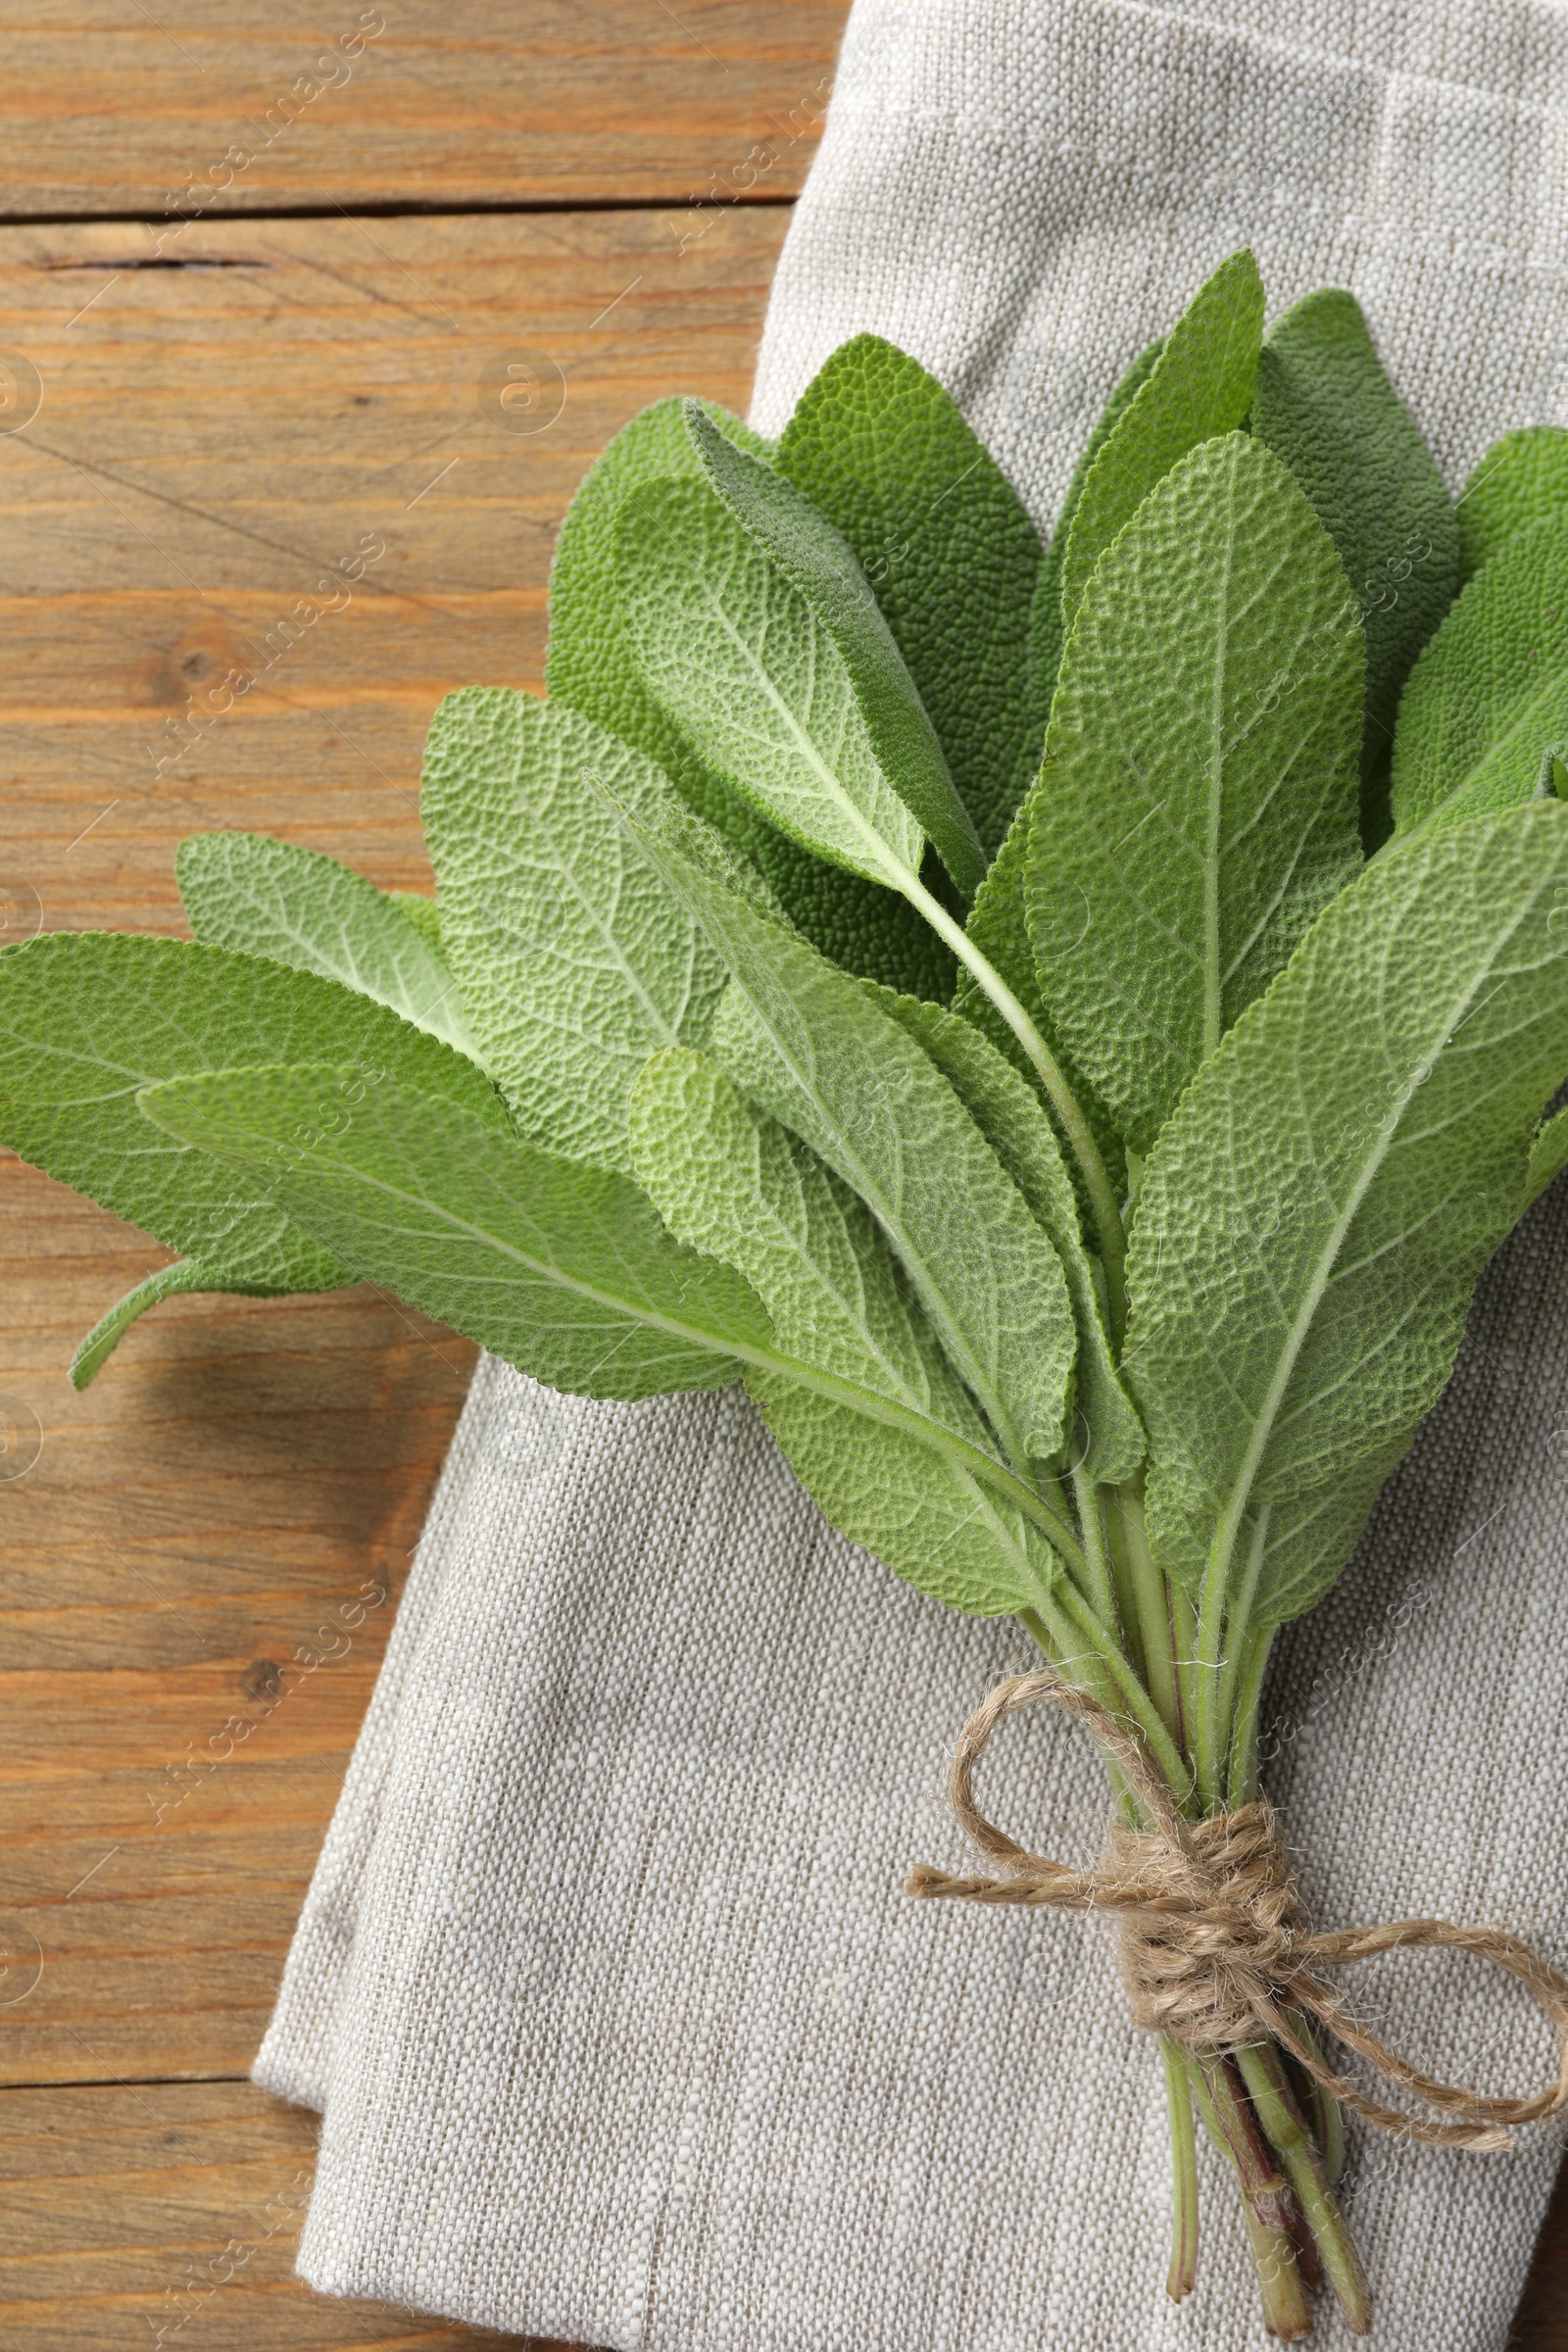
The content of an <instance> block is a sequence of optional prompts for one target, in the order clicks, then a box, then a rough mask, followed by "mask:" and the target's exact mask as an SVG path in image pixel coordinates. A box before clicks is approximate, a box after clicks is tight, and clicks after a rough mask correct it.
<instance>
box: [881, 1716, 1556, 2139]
mask: <svg viewBox="0 0 1568 2352" xmlns="http://www.w3.org/2000/svg"><path fill="white" fill-rule="evenodd" d="M1042 1698H1044V1699H1050V1700H1051V1701H1052V1702H1053V1704H1054V1705H1055V1706H1058V1707H1060V1708H1062V1709H1063V1711H1064V1712H1065V1713H1067V1714H1069V1715H1074V1716H1076V1717H1077V1718H1078V1720H1079V1721H1080V1722H1081V1723H1084V1724H1085V1725H1087V1727H1088V1728H1089V1729H1090V1731H1092V1732H1093V1733H1094V1735H1095V1737H1096V1739H1097V1740H1099V1741H1100V1744H1101V1746H1102V1747H1103V1748H1104V1749H1105V1750H1106V1751H1107V1752H1108V1753H1109V1755H1110V1756H1111V1757H1112V1758H1113V1759H1114V1761H1115V1762H1116V1764H1117V1765H1118V1766H1119V1767H1120V1769H1121V1772H1122V1774H1123V1776H1124V1778H1125V1780H1126V1782H1127V1785H1128V1787H1129V1788H1130V1789H1131V1790H1132V1792H1133V1794H1134V1795H1135V1796H1136V1798H1137V1800H1138V1803H1139V1805H1140V1806H1141V1807H1142V1809H1143V1813H1144V1817H1145V1819H1146V1821H1147V1822H1148V1823H1149V1825H1150V1826H1149V1828H1148V1829H1147V1830H1142V1831H1140V1830H1134V1829H1132V1828H1130V1827H1128V1826H1127V1825H1125V1824H1124V1823H1121V1822H1118V1823H1117V1824H1116V1826H1115V1828H1114V1829H1113V1830H1112V1831H1111V1834H1110V1838H1109V1841H1108V1844H1107V1846H1106V1850H1105V1854H1104V1858H1103V1861H1102V1862H1101V1863H1100V1865H1099V1867H1098V1869H1095V1870H1069V1869H1066V1868H1064V1867H1063V1865H1062V1864H1061V1863H1059V1862H1052V1861H1048V1860H1047V1859H1046V1858H1045V1857H1044V1856H1043V1855H1040V1854H1031V1853H1029V1852H1027V1851H1026V1850H1025V1848H1024V1847H1023V1846H1021V1845H1018V1844H1015V1843H1014V1841H1013V1839H1012V1838H1009V1837H1008V1836H1007V1835H1006V1833H1005V1831H1003V1830H999V1829H998V1828H997V1827H996V1826H995V1824H994V1823H992V1822H989V1821H987V1820H986V1818H985V1816H984V1815H983V1814H982V1813H981V1811H980V1809H979V1807H978V1806H977V1805H976V1803H975V1801H974V1770H975V1766H976V1765H977V1763H978V1762H979V1760H980V1757H981V1756H982V1754H983V1753H984V1752H985V1748H986V1744H987V1742H988V1741H989V1740H990V1738H991V1735H992V1733H993V1732H994V1731H995V1730H996V1728H997V1726H998V1724H999V1723H1000V1722H1001V1721H1002V1719H1003V1717H1004V1716H1005V1715H1010V1714H1012V1713H1013V1712H1014V1711H1015V1710H1016V1709H1017V1708H1019V1707H1025V1706H1028V1705H1030V1704H1031V1703H1032V1702H1033V1701H1034V1700H1036V1699H1042ZM950 1786H951V1794H952V1798H953V1809H954V1811H955V1813H956V1815H957V1817H958V1821H959V1823H960V1825H961V1826H962V1828H963V1829H964V1830H965V1832H966V1833H967V1834H968V1836H969V1837H970V1838H972V1839H973V1840H974V1842H975V1844H976V1845H978V1846H979V1847H980V1849H981V1851H982V1852H983V1853H985V1854H988V1855H989V1856H990V1857H991V1858H992V1860H994V1861H996V1862H1000V1863H1001V1864H1002V1865H1003V1869H1004V1871H1005V1876H1004V1877H1001V1878H950V1877H949V1876H948V1875H947V1873H946V1872H944V1871H940V1870H929V1869H919V1870H916V1871H915V1872H914V1873H913V1874H912V1876H911V1877H910V1879H909V1881H908V1884H907V1889H906V1891H907V1893H909V1894H912V1895H919V1896H934V1897H939V1898H946V1899H948V1900H954V1901H960V1902H971V1903H1021V1904H1024V1905H1026V1906H1036V1905H1049V1906H1051V1907H1052V1908H1054V1909H1057V1910H1066V1911H1091V1910H1093V1911H1110V1912H1113V1913H1115V1915H1116V1924H1117V1942H1118V1947H1119V1959H1120V1965H1121V1975H1122V1981H1123V1983H1124V1984H1125V1985H1126V1987H1127V1992H1128V1996H1129V1999H1130V2002H1131V2005H1132V2014H1133V2019H1134V2022H1135V2023H1136V2024H1137V2025H1139V2026H1142V2027H1143V2028H1145V2030H1146V2031H1148V2032H1149V2033H1152V2034H1169V2035H1170V2036H1171V2038H1172V2039H1173V2040H1175V2041H1179V2042H1183V2043H1185V2044H1186V2045H1187V2047H1188V2048H1190V2049H1195V2050H1203V2051H1211V2052H1215V2053H1220V2052H1224V2051H1228V2050H1237V2049H1243V2048H1246V2047H1248V2046H1249V2045H1250V2044H1255V2043H1257V2042H1261V2041H1265V2040H1273V2041H1276V2042H1278V2043H1279V2045H1280V2047H1281V2048H1282V2049H1286V2050H1288V2051H1289V2052H1290V2054H1291V2056H1292V2057H1293V2058H1294V2059H1295V2060H1296V2061H1297V2063H1298V2064H1299V2066H1300V2067H1301V2068H1302V2069H1303V2070H1304V2072H1305V2073H1307V2074H1308V2075H1310V2076H1311V2077H1312V2079H1313V2081H1314V2082H1320V2083H1322V2084H1323V2086H1324V2087H1325V2088H1326V2089H1328V2090H1331V2091H1332V2092H1333V2093H1334V2095H1335V2097H1336V2098H1337V2099H1339V2100H1340V2101H1341V2102H1342V2103H1343V2105H1345V2106H1346V2107H1348V2109H1349V2110H1350V2112H1351V2113H1352V2114H1353V2115H1358V2116H1361V2117H1363V2118H1364V2119H1365V2121H1366V2122H1367V2123H1369V2124H1376V2125H1378V2126H1379V2127H1380V2128H1381V2129H1382V2130H1383V2131H1395V2132H1398V2133H1400V2134H1402V2135H1403V2137H1405V2138H1406V2139H1413V2140H1419V2141H1421V2142H1422V2143H1423V2144H1425V2145H1426V2146H1429V2147H1458V2148H1505V2147H1508V2146H1511V2144H1512V2132H1513V2131H1514V2129H1515V2128H1516V2127H1517V2126H1519V2125H1520V2124H1534V2123H1540V2122H1542V2121H1543V2120H1544V2118H1545V2117H1547V2116H1551V2115H1556V2114H1558V2113H1559V2112H1560V2111H1561V2110H1562V2109H1563V2108H1564V2107H1568V1978H1564V1977H1562V1976H1561V1975H1559V1974H1558V1972H1557V1970H1556V1969H1554V1968H1551V1967H1549V1966H1548V1965H1547V1963H1546V1962H1545V1961H1544V1960H1543V1959H1541V1958H1540V1956H1539V1955H1538V1954H1537V1953H1535V1952H1533V1951H1532V1950H1531V1948H1530V1946H1529V1945H1528V1944H1527V1943H1525V1942H1523V1941H1521V1939H1520V1938H1519V1937H1518V1936H1510V1935H1507V1934H1506V1933H1505V1932H1504V1931H1503V1930H1501V1929H1499V1928H1455V1927H1450V1926H1449V1925H1448V1924H1447V1923H1446V1921H1444V1920H1440V1919H1398V1920H1392V1921H1390V1922H1389V1923H1388V1924H1387V1925H1386V1926H1383V1927H1376V1928H1347V1929H1343V1930H1341V1931H1340V1932H1339V1933H1337V1934H1333V1935H1324V1934H1321V1933H1319V1932H1318V1931H1317V1930H1315V1929H1314V1928H1313V1927H1312V1924H1311V1922H1310V1920H1309V1919H1308V1918H1307V1915H1306V1912H1305V1910H1304V1908H1303V1906H1302V1902H1301V1898H1300V1893H1299V1889H1298V1887H1297V1884H1296V1880H1295V1877H1294V1875H1293V1873H1292V1870H1291V1864H1290V1857H1289V1855H1288V1853H1287V1851H1286V1847H1285V1841H1284V1838H1283V1837H1282V1836H1281V1832H1280V1826H1279V1822H1278V1819H1277V1817H1276V1815H1275V1814H1274V1812H1273V1810H1272V1808H1271V1807H1270V1806H1269V1804H1268V1802H1267V1801H1266V1799H1263V1798H1259V1799H1257V1800H1256V1801H1255V1802H1254V1803H1251V1804H1247V1805H1240V1806H1238V1807H1237V1809H1236V1810H1235V1811H1234V1812H1232V1813H1220V1814H1216V1815H1214V1816H1213V1817H1212V1818H1211V1819H1209V1820H1207V1821H1197V1822H1193V1821H1188V1820H1187V1819H1186V1818H1185V1817H1184V1816H1183V1815H1182V1814H1181V1813H1180V1812H1179V1811H1178V1810H1177V1807H1176V1805H1175V1804H1174V1802H1173V1801H1172V1798H1171V1795H1170V1791H1169V1790H1168V1789H1167V1788H1166V1786H1165V1784H1164V1781H1163V1780H1162V1778H1161V1777H1160V1775H1159V1774H1158V1773H1157V1772H1156V1771H1155V1770H1154V1768H1153V1766H1152V1763H1151V1762H1150V1760H1149V1757H1148V1755H1147V1753H1146V1751H1145V1749H1144V1747H1143V1745H1142V1743H1141V1742H1140V1741H1139V1740H1137V1739H1136V1738H1135V1736H1134V1735H1133V1733H1132V1732H1131V1731H1130V1730H1129V1728H1128V1727H1127V1725H1125V1724H1124V1723H1122V1722H1121V1721H1120V1720H1119V1719H1118V1718H1117V1717H1116V1716H1114V1715H1112V1714H1111V1713H1110V1711H1109V1710H1108V1709H1107V1708H1106V1707H1104V1706H1103V1705H1102V1704H1101V1702H1100V1701H1099V1699H1097V1698H1094V1697H1091V1695H1090V1694H1089V1692H1088V1691H1079V1690H1075V1689H1074V1688H1073V1686H1072V1685H1071V1684H1069V1683H1064V1682H1063V1681H1062V1680H1061V1679H1060V1677H1059V1676H1058V1675H1055V1674H1052V1673H1038V1674H1027V1675H1019V1676H1016V1677H1014V1678H1013V1679H1012V1680H1011V1681H1010V1682H1005V1683H1001V1684H999V1685H998V1687H997V1689H996V1690H995V1691H992V1692H991V1694H990V1696H989V1697H988V1698H986V1699H985V1700H984V1701H983V1702H982V1704H981V1705H980V1706H979V1707H977V1708H976V1709H975V1712H974V1713H973V1715H971V1716H970V1718H969V1721H968V1722H967V1723H966V1724H965V1726H964V1728H963V1732H962V1734H961V1736H960V1738H959V1740H958V1748H957V1753H956V1756H955V1757H954V1760H953V1775H952V1781H951V1785H950ZM1418 1945H1427V1946H1441V1947H1444V1948H1446V1949H1451V1950H1455V1951H1461V1952H1470V1953H1473V1954H1474V1955H1475V1957H1476V1958H1477V1959H1478V1960H1489V1961H1490V1962H1491V1963H1492V1965H1493V1966H1494V1967H1495V1968H1500V1969H1502V1970H1503V1971H1504V1972H1505V1974H1507V1975H1508V1976H1510V1977H1514V1978H1516V1979H1517V1980H1518V1982H1519V1983H1520V1984H1521V1985H1524V1987H1525V1989H1526V1991H1527V1992H1528V1993H1529V1994H1530V1995H1531V1997H1532V1999H1534V2000H1535V2002H1536V2003H1537V2005H1538V2006H1539V2007H1540V2009H1541V2010H1542V2012H1543V2014H1544V2017H1545V2018H1546V2020H1547V2022H1548V2024H1549V2025H1550V2026H1551V2028H1552V2030H1553V2032H1554V2033H1555V2034H1556V2036H1557V2042H1558V2069H1557V2076H1556V2080H1555V2081H1554V2082H1552V2084H1551V2085H1550V2087H1549V2088H1548V2089H1546V2090H1544V2091H1542V2092H1540V2093H1539V2094H1538V2095H1537V2096H1536V2097H1534V2098H1526V2099H1504V2098H1484V2097H1482V2096H1481V2095H1480V2094H1479V2093H1478V2092H1476V2091H1471V2090H1464V2089H1461V2088H1459V2087H1457V2086H1455V2085H1454V2084H1453V2083H1449V2082H1442V2081H1440V2080H1439V2079H1438V2078H1437V2077H1435V2076H1433V2075H1425V2074H1422V2073H1421V2071H1420V2070H1419V2068H1417V2067H1414V2066H1411V2065H1409V2064H1408V2063H1407V2062H1406V2060H1404V2059H1403V2058H1401V2057H1399V2056H1398V2054H1397V2052H1396V2051H1394V2050H1391V2049H1390V2048H1389V2046H1388V2044H1387V2043H1386V2042H1384V2041H1381V2040H1379V2038H1378V2036H1377V2035H1376V2034H1372V2033H1370V2032H1368V2030H1367V2028H1366V2027H1365V2026H1363V2025H1361V2024H1360V2023H1359V2022H1358V2021H1357V2019H1356V2017H1355V2015H1354V2013H1353V2011H1352V2010H1351V2008H1350V2007H1349V2004H1348V2001H1347V2000H1346V1998H1345V1996H1344V1994H1343V1993H1342V1992H1341V1991H1340V1990H1339V1989H1338V1987H1337V1986H1336V1985H1333V1984H1331V1983H1330V1982H1329V1981H1328V1980H1327V1979H1326V1978H1325V1977H1324V1976H1323V1974H1322V1973H1321V1972H1322V1970H1323V1969H1324V1968H1325V1967H1334V1966H1337V1965H1339V1964H1340V1963H1343V1962H1345V1961H1348V1960H1364V1959H1369V1958H1371V1957H1372V1956H1373V1955H1374V1954H1375V1953H1379V1952H1393V1951H1399V1950H1402V1949H1410V1948H1413V1947H1415V1946H1418ZM1308 2017H1310V2018H1316V2019H1317V2021H1318V2022H1319V2024H1321V2025H1323V2026H1325V2027H1327V2029H1328V2030H1329V2032H1330V2033H1331V2034H1334V2035H1335V2036H1336V2038H1337V2039H1338V2040H1340V2041H1342V2042H1343V2043H1344V2044H1345V2045H1346V2047H1347V2048H1348V2049H1351V2050H1353V2051H1355V2053H1356V2054H1357V2056H1358V2057H1360V2058H1363V2059H1364V2060H1365V2061H1366V2062H1367V2064H1368V2065H1369V2066H1370V2067H1371V2068H1372V2069H1373V2071H1374V2072H1375V2073H1376V2074H1378V2075H1380V2076H1381V2077H1382V2078H1383V2080H1384V2081H1385V2082H1390V2083H1395V2084H1397V2086H1398V2087H1399V2088H1400V2089H1401V2090H1404V2091H1407V2092H1408V2093H1409V2094H1410V2096H1411V2097H1412V2098H1413V2099H1415V2100H1417V2101H1419V2103H1420V2104H1421V2105H1422V2106H1423V2107H1426V2108H1429V2109H1431V2110H1432V2111H1433V2113H1432V2114H1431V2115H1430V2116H1419V2115H1408V2114H1404V2113H1402V2112H1401V2111H1400V2110H1399V2109H1398V2108H1396V2107H1388V2106H1385V2105H1384V2104H1383V2103H1382V2102H1381V2101H1380V2100H1378V2099H1374V2098H1369V2097H1368V2096H1367V2094H1366V2093H1365V2092H1364V2091H1362V2090H1360V2089H1358V2088H1357V2087H1356V2085H1355V2083H1353V2082H1351V2081H1350V2080H1349V2079H1348V2076H1345V2075H1342V2074H1337V2073H1335V2071H1334V2070H1333V2069H1332V2068H1331V2067H1330V2066H1328V2065H1327V2063H1326V2062H1325V2061H1324V2059H1323V2057H1322V2056H1321V2054H1320V2052H1319V2051H1318V2049H1317V2048H1316V2046H1315V2044H1314V2042H1313V2041H1311V2040H1309V2039H1308V2038H1307V2037H1306V2035H1305V2034H1304V2033H1303V2030H1302V2028H1303V2021H1304V2019H1305V2018H1308Z"/></svg>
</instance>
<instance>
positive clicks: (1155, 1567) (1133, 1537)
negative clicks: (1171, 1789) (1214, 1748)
mask: <svg viewBox="0 0 1568 2352" xmlns="http://www.w3.org/2000/svg"><path fill="white" fill-rule="evenodd" d="M1116 1517H1117V1520H1118V1523H1119V1530H1120V1545H1121V1550H1122V1554H1123V1557H1124V1559H1125V1562H1126V1573H1127V1582H1128V1585H1129V1587H1130V1589H1131V1592H1132V1596H1133V1606H1134V1608H1135V1609H1136V1610H1137V1613H1138V1635H1139V1642H1140V1644H1141V1646H1142V1649H1143V1653H1144V1670H1145V1674H1146V1676H1147V1678H1148V1683H1149V1693H1150V1696H1151V1697H1152V1700H1153V1702H1154V1704H1155V1706H1156V1707H1157V1708H1158V1709H1159V1719H1160V1721H1161V1723H1163V1725H1164V1726H1165V1729H1166V1730H1167V1731H1168V1732H1169V1734H1170V1736H1171V1738H1172V1740H1176V1741H1177V1742H1178V1743H1180V1741H1181V1738H1182V1707H1181V1698H1180V1694H1179V1692H1178V1691H1177V1687H1176V1648H1175V1642H1174V1641H1173V1640H1172V1636H1171V1623H1170V1596H1169V1589H1168V1587H1167V1585H1166V1582H1165V1578H1164V1576H1163V1574H1162V1573H1161V1570H1160V1566H1159V1563H1158V1561H1157V1560H1156V1559H1155V1557H1154V1554H1153V1550H1152V1546H1151V1544H1150V1541H1149V1529H1148V1525H1147V1523H1146V1522H1145V1519H1144V1477H1143V1472H1142V1471H1141V1470H1140V1471H1138V1472H1136V1473H1135V1475H1134V1476H1133V1477H1132V1478H1130V1479H1127V1480H1125V1481H1124V1483H1123V1484H1122V1485H1121V1486H1119V1487H1118V1488H1117V1490H1116Z"/></svg>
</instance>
